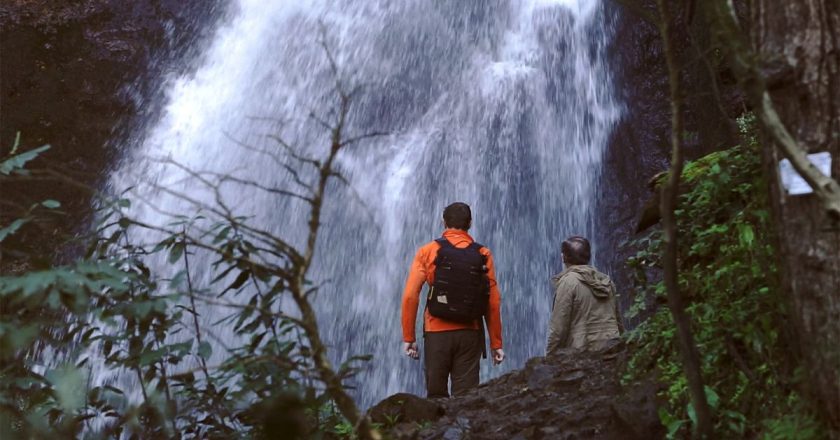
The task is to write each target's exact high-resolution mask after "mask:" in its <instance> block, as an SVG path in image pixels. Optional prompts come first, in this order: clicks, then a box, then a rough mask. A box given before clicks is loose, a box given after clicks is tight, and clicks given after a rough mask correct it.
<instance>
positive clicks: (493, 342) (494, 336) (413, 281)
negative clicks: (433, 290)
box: [402, 229, 502, 350]
mask: <svg viewBox="0 0 840 440" xmlns="http://www.w3.org/2000/svg"><path fill="white" fill-rule="evenodd" d="M443 237H444V238H446V239H447V240H449V242H450V243H452V245H453V246H455V247H457V248H465V247H467V246H469V245H470V243H472V242H473V238H472V237H470V234H467V231H462V230H460V229H447V230H445V231H444V232H443ZM438 249H440V245H439V244H437V243H436V242H434V241H432V242H430V243H427V244H425V245H424V246H423V247H421V248H420V250H418V251H417V254H416V255H415V256H414V261H413V262H412V263H411V270H410V271H409V272H408V278H407V279H406V281H405V289H404V290H403V297H402V331H403V341H405V342H414V341H415V340H416V339H415V337H414V325H415V322H416V320H417V306H418V305H419V304H420V290H421V289H422V288H423V284H424V283H428V284H429V285H430V286H431V285H432V283H434V281H435V280H434V276H435V258H436V257H437V253H438ZM481 253H482V255H484V256H486V257H487V269H488V271H487V277H488V278H489V279H490V303H489V305H488V307H487V315H486V320H487V330H488V332H489V333H490V348H492V349H494V350H495V349H498V348H502V316H501V296H500V294H499V286H498V285H497V283H496V271H495V269H494V267H493V255H492V254H491V253H490V249H487V248H486V247H484V248H481ZM423 319H424V323H425V330H426V331H427V332H445V331H448V330H460V329H465V328H467V329H468V328H474V329H478V328H479V327H478V323H477V322H474V323H472V324H464V323H460V322H452V321H447V320H445V319H440V318H435V317H434V316H432V315H431V314H429V311H428V310H425V312H424V313H423Z"/></svg>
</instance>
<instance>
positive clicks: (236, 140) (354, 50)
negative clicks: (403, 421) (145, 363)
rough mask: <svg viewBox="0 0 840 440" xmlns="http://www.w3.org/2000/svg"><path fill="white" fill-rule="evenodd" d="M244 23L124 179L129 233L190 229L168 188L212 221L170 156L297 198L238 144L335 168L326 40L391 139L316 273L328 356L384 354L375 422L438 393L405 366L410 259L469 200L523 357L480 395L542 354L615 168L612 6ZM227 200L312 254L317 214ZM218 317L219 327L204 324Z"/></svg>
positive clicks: (263, 7) (345, 12) (332, 225)
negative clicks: (609, 162) (552, 282)
mask: <svg viewBox="0 0 840 440" xmlns="http://www.w3.org/2000/svg"><path fill="white" fill-rule="evenodd" d="M234 10H235V12H234V13H232V16H231V17H229V19H228V20H227V23H226V24H224V25H222V26H221V27H220V28H219V29H218V31H217V34H216V36H215V40H214V42H213V43H212V44H211V46H210V48H209V49H208V52H207V53H206V54H205V56H204V57H203V58H202V61H200V63H201V64H200V65H199V66H197V69H196V71H195V73H194V74H193V75H190V76H186V77H183V78H180V79H177V80H176V81H174V82H173V84H172V86H171V88H170V90H169V93H168V100H169V101H168V104H167V106H166V109H165V111H164V114H163V116H162V117H161V118H160V120H159V121H157V122H156V123H152V124H148V125H149V126H150V127H151V128H150V129H149V130H148V131H147V132H145V133H142V134H141V136H139V137H138V138H136V139H134V140H133V142H132V143H131V147H130V149H129V151H127V152H126V157H125V158H124V159H123V161H122V162H121V165H119V166H118V167H117V169H116V170H115V171H114V172H113V173H112V175H111V178H110V181H109V186H110V188H111V189H112V190H113V191H114V192H115V193H118V192H120V191H121V190H122V189H124V188H128V187H130V186H131V187H134V189H133V190H132V192H131V193H130V194H129V195H128V197H129V198H131V199H133V201H134V207H133V208H132V210H133V211H132V212H131V215H132V216H134V217H136V218H139V219H141V220H143V221H144V222H147V223H150V224H166V223H168V222H169V221H170V220H171V217H169V216H170V215H172V214H185V213H189V212H191V210H192V209H193V207H192V206H191V205H190V204H189V203H187V202H185V201H184V200H183V199H181V198H179V197H174V196H172V195H171V194H169V193H167V191H166V190H168V191H174V192H179V193H184V194H188V195H189V196H190V197H191V198H193V199H196V200H197V201H200V202H202V203H206V204H208V205H216V203H217V200H216V196H215V195H214V194H213V193H212V192H210V191H208V190H206V188H203V186H202V185H200V184H198V183H197V182H196V180H195V179H194V178H193V177H190V175H189V174H187V173H186V172H184V171H183V170H181V169H179V168H177V167H174V166H172V165H167V164H165V163H162V162H161V161H160V160H159V159H162V158H170V159H171V160H173V161H176V162H177V163H179V164H181V165H183V166H184V167H186V168H188V169H191V170H193V171H202V172H213V173H222V174H230V175H232V176H235V177H237V178H241V179H243V180H250V181H256V182H260V183H261V184H264V185H265V186H276V187H287V188H294V183H293V181H292V177H291V175H290V174H289V173H288V172H285V171H284V170H283V169H281V168H280V167H279V166H277V164H275V163H273V162H272V161H271V160H267V159H266V156H265V155H262V154H259V153H255V152H253V151H252V150H249V149H246V148H243V147H241V146H239V145H238V144H247V145H250V146H254V147H256V148H270V147H271V146H272V145H271V142H272V141H271V140H270V139H268V138H267V136H266V135H268V134H278V133H279V134H282V135H283V136H284V137H285V138H286V139H287V140H289V141H290V142H292V143H294V144H295V145H298V146H301V148H302V149H303V150H304V151H306V152H307V153H308V154H310V155H311V156H316V157H317V156H320V155H323V153H324V150H325V147H326V146H327V145H328V142H327V140H328V139H327V136H328V133H326V132H325V131H324V130H323V129H322V128H321V127H319V126H318V125H317V124H315V123H313V121H312V120H311V119H309V118H307V115H309V114H310V113H312V112H314V113H316V114H324V113H325V112H326V111H327V110H328V109H329V108H330V107H331V106H332V105H333V104H334V99H333V98H334V96H333V95H332V94H331V93H330V92H329V90H331V88H332V86H333V84H334V80H335V78H334V76H333V75H332V72H331V69H330V65H329V63H328V61H327V57H326V56H325V52H324V50H323V48H322V47H321V46H320V45H319V39H320V38H321V36H322V35H326V42H327V45H328V47H330V50H331V51H332V52H333V53H334V54H335V56H336V60H337V64H338V65H339V67H340V69H341V72H342V75H343V77H344V78H345V80H346V81H347V82H348V83H357V84H362V83H363V85H364V89H363V92H362V93H361V94H360V95H359V98H358V99H357V101H355V103H354V105H353V108H352V113H351V115H350V117H351V120H350V121H349V133H351V134H352V133H364V132H370V131H386V132H389V133H390V134H389V135H388V136H385V137H381V138H378V139H375V140H372V141H370V142H368V143H365V144H362V145H359V146H357V147H354V148H352V149H349V150H347V151H345V152H343V153H342V154H343V156H342V157H341V160H340V163H339V167H340V169H341V170H342V171H343V173H344V174H345V176H346V177H347V179H348V180H349V182H350V188H347V187H345V186H341V185H336V186H335V187H333V188H331V195H330V197H329V198H328V199H327V205H326V213H325V215H326V217H325V221H324V228H323V229H322V234H321V236H320V237H319V246H318V253H317V257H316V267H315V270H314V273H313V275H314V277H315V279H316V280H318V279H319V280H327V279H330V280H332V282H331V283H329V284H327V285H325V286H324V287H323V288H322V290H321V292H320V293H319V294H318V297H317V304H316V305H317V308H318V312H319V320H320V325H321V329H322V331H323V335H322V336H323V338H324V339H325V341H326V342H327V343H328V344H329V346H330V350H331V352H330V355H331V356H332V357H333V359H334V360H335V361H337V362H338V363H340V362H341V361H342V360H344V359H346V358H347V357H349V356H351V355H354V354H372V355H373V356H374V360H373V362H372V363H370V365H369V366H368V367H367V369H366V370H365V372H364V373H363V374H362V376H361V378H360V380H359V381H358V382H359V389H358V392H357V394H356V397H357V399H358V400H359V402H360V404H361V405H362V406H368V405H370V404H372V403H374V402H376V401H377V400H378V399H381V398H384V397H386V396H387V395H389V394H392V393H395V392H399V391H408V392H413V393H417V394H421V395H422V394H423V393H424V388H423V373H422V365H421V363H418V362H414V361H411V360H409V359H408V358H406V357H405V356H404V355H402V353H401V352H400V348H401V347H400V342H401V332H400V327H399V325H400V324H399V310H400V295H401V291H402V287H403V282H404V280H405V276H406V273H407V270H408V267H409V264H410V263H411V258H412V257H413V255H414V251H415V250H416V248H417V247H419V246H420V245H422V244H423V243H425V242H426V241H429V240H432V239H434V238H436V237H437V236H438V235H439V234H440V233H441V227H442V226H441V220H440V217H441V213H442V209H443V207H444V206H446V205H447V204H448V203H450V202H453V201H463V202H466V203H468V204H470V205H471V206H472V208H473V215H474V219H475V220H474V227H473V229H472V230H471V231H470V232H471V233H472V235H473V236H474V237H475V238H476V240H477V241H479V242H480V243H482V244H485V245H487V246H488V247H490V248H491V249H492V250H493V253H494V257H495V259H496V264H497V272H498V273H497V276H498V279H499V282H500V289H501V292H502V318H503V323H504V338H505V350H506V351H507V353H508V355H509V359H508V361H507V362H506V363H505V364H503V366H502V367H499V368H490V367H489V366H488V365H483V366H482V377H483V379H487V378H489V377H491V376H496V375H499V374H501V373H503V372H505V371H508V370H510V369H513V368H519V367H521V366H522V365H523V364H524V362H525V360H527V359H528V358H529V357H531V356H536V355H540V354H542V353H543V351H544V347H545V333H546V326H547V321H548V314H549V309H550V305H551V291H550V288H549V281H548V280H549V277H550V276H551V275H552V273H553V272H554V271H556V270H558V269H559V267H560V262H559V245H560V241H562V239H563V238H565V237H566V236H568V235H571V234H582V235H588V236H592V235H594V234H593V232H594V231H593V227H592V225H593V223H594V222H593V218H594V212H593V210H594V209H595V206H596V203H595V202H596V197H597V194H598V188H597V182H598V177H599V173H600V169H601V160H602V156H603V153H604V150H605V148H606V144H607V141H608V137H609V135H610V131H611V129H612V126H613V124H614V123H615V122H616V121H617V119H618V117H619V114H620V106H619V105H618V104H617V103H616V102H615V101H614V98H613V93H612V89H611V79H610V75H609V71H608V69H607V66H606V64H605V59H604V58H605V50H606V49H605V47H606V45H607V43H608V39H609V38H610V30H609V29H608V25H607V23H608V22H609V21H608V20H606V19H605V17H604V16H603V9H602V6H601V4H600V2H599V1H598V0H555V1H552V0H495V1H486V2H485V1H482V2H468V1H462V0H451V1H443V2H427V1H422V0H409V1H400V2H387V1H367V0H353V1H346V2H330V1H315V2H306V3H304V2H297V1H275V2H264V1H262V0H239V1H238V8H234ZM161 188H165V189H166V190H161ZM220 196H221V199H222V201H223V202H224V203H225V204H226V205H228V206H229V207H230V208H231V209H232V210H234V212H235V213H237V214H240V215H249V216H253V220H252V222H253V223H254V224H256V225H258V226H260V227H262V228H264V229H266V230H270V231H272V232H274V233H275V234H277V235H279V236H281V237H284V238H286V239H287V240H289V241H290V242H292V243H300V242H301V241H302V238H303V236H304V231H305V230H306V225H305V224H304V219H305V215H306V212H305V210H304V209H303V208H304V207H303V206H298V205H296V204H294V203H288V202H286V201H278V200H277V198H276V196H272V195H270V194H267V193H265V192H260V191H258V190H255V189H253V188H251V189H248V188H247V187H244V186H236V185H228V186H225V187H223V191H222V192H221V194H220ZM147 238H148V240H152V239H153V238H154V237H147ZM595 244H596V247H597V243H595ZM197 258H201V257H200V256H197ZM150 264H151V265H153V266H155V265H156V266H158V267H159V268H161V269H162V268H163V267H164V266H165V263H164V262H163V261H158V262H154V261H153V262H150ZM192 266H193V267H194V273H193V277H194V279H195V282H196V283H198V284H206V283H207V282H208V281H209V279H210V277H211V274H210V271H209V270H208V269H207V268H208V266H209V261H206V260H204V261H202V260H200V259H199V260H198V261H194V262H192ZM421 307H422V304H421ZM218 318H219V316H216V315H214V312H213V310H212V309H210V310H208V311H205V313H204V316H203V317H202V320H203V325H205V326H207V325H210V324H211V323H213V322H216V321H217V320H218ZM418 325H419V323H418ZM214 330H215V331H216V332H217V333H218V336H219V337H221V338H222V339H224V338H231V337H232V336H231V334H230V333H231V331H230V330H229V329H225V328H218V327H217V328H215V329H214ZM418 332H419V329H418ZM220 351H221V350H219V349H217V350H216V352H217V353H218V352H220Z"/></svg>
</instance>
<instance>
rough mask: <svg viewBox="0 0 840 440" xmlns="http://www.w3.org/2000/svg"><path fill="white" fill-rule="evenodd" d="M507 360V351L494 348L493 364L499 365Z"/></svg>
mask: <svg viewBox="0 0 840 440" xmlns="http://www.w3.org/2000/svg"><path fill="white" fill-rule="evenodd" d="M503 360H505V351H504V350H502V349H501V348H495V349H493V365H499V364H501V363H502V361H503Z"/></svg>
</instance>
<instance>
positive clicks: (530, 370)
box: [370, 341, 664, 440]
mask: <svg viewBox="0 0 840 440" xmlns="http://www.w3.org/2000/svg"><path fill="white" fill-rule="evenodd" d="M625 359H626V349H625V348H624V345H623V344H622V343H620V342H618V341H616V342H613V343H610V344H608V345H607V346H606V347H604V348H603V349H601V350H598V351H592V352H577V351H574V350H568V351H561V352H559V353H556V354H554V355H552V356H550V357H548V358H543V357H537V358H532V359H531V360H529V361H528V363H527V364H526V366H525V368H524V369H522V370H518V371H515V372H512V373H509V374H507V375H505V376H502V377H500V378H498V379H495V380H492V381H490V382H487V383H485V384H482V385H481V386H479V387H478V388H477V389H475V390H472V391H470V392H469V393H468V394H466V395H465V396H462V397H457V398H452V399H444V400H436V401H429V400H427V399H422V398H419V397H416V396H411V397H407V396H408V395H404V394H398V395H396V396H392V397H390V398H388V399H386V400H385V401H383V402H382V403H380V404H379V405H377V406H375V407H373V408H372V409H371V413H370V414H371V416H372V417H373V419H374V421H376V422H379V423H382V424H383V425H385V426H386V428H387V431H388V432H387V434H388V435H390V436H392V437H393V438H398V439H447V440H450V439H453V440H454V439H506V440H507V439H523V440H525V439H634V438H638V439H656V438H662V437H663V436H664V428H663V427H662V426H661V425H660V423H659V418H658V416H657V412H656V405H655V402H654V396H655V390H654V389H653V388H652V387H650V386H648V387H644V386H636V387H632V388H625V387H622V386H621V385H620V383H619V374H620V371H621V369H622V367H623V364H624V362H625ZM398 402H405V404H404V405H400V404H399V403H398ZM438 407H440V408H441V409H442V412H438V411H439V410H436V408H438ZM383 408H390V409H389V410H385V412H387V411H390V414H392V416H391V417H390V418H388V417H383V416H382V414H383ZM393 414H400V415H401V417H403V418H395V417H394V416H393ZM423 420H425V422H424V421H423Z"/></svg>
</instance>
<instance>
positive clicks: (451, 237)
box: [402, 203, 505, 398]
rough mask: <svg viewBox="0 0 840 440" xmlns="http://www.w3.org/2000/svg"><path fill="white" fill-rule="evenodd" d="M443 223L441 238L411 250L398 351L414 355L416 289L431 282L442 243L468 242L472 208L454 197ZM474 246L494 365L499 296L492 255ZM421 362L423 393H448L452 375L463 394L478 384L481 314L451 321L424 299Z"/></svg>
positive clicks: (500, 355)
mask: <svg viewBox="0 0 840 440" xmlns="http://www.w3.org/2000/svg"><path fill="white" fill-rule="evenodd" d="M443 223H444V226H445V227H446V230H445V231H444V232H443V238H444V239H446V242H448V244H447V243H446V242H439V241H432V242H429V243H427V244H426V245H424V246H423V247H421V248H420V249H419V250H418V251H417V254H416V255H415V256H414V261H413V262H412V263H411V269H410V271H409V273H408V279H407V280H406V282H405V289H404V290H403V296H402V331H403V351H404V352H405V354H406V355H407V356H409V357H410V358H412V359H415V360H417V359H419V357H420V354H419V352H418V351H417V342H416V339H415V335H414V326H415V322H416V319H417V307H418V305H419V303H420V291H421V289H422V288H423V284H424V283H425V284H428V285H429V286H430V288H431V286H433V285H434V281H435V261H436V259H437V257H438V251H439V250H440V249H441V246H442V244H441V243H443V245H452V246H454V247H455V248H458V249H465V248H467V247H469V246H470V245H471V244H472V243H473V242H474V240H473V238H472V237H470V235H469V234H468V233H467V230H469V228H470V226H471V225H472V212H471V211H470V207H469V206H468V205H467V204H465V203H453V204H451V205H449V206H447V207H446V209H444V210H443ZM478 252H479V253H481V255H482V256H483V257H484V260H485V266H486V276H487V281H488V283H489V298H488V305H487V310H486V312H485V315H484V316H485V320H486V322H487V328H488V331H489V333H490V348H491V350H492V356H493V364H494V365H498V364H500V363H501V362H502V361H503V360H504V359H505V352H504V350H502V319H501V297H500V294H499V287H498V285H497V283H496V272H495V270H494V267H493V255H492V254H491V253H490V249H488V248H486V247H483V246H482V247H480V248H479V249H478ZM423 324H424V325H423V337H424V346H425V347H424V354H425V358H424V364H425V370H426V389H427V392H428V397H430V398H435V397H449V392H448V386H447V383H448V381H449V379H450V376H451V379H452V394H453V395H455V396H458V395H461V394H463V393H464V392H465V391H466V390H469V389H470V388H474V387H476V386H478V372H479V360H480V359H481V355H482V353H483V352H484V340H483V332H482V331H481V327H480V325H481V322H480V319H476V320H473V321H471V322H457V321H450V320H446V319H443V318H440V317H435V316H432V314H431V313H430V312H429V308H428V303H427V307H426V309H425V310H424V312H423Z"/></svg>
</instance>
